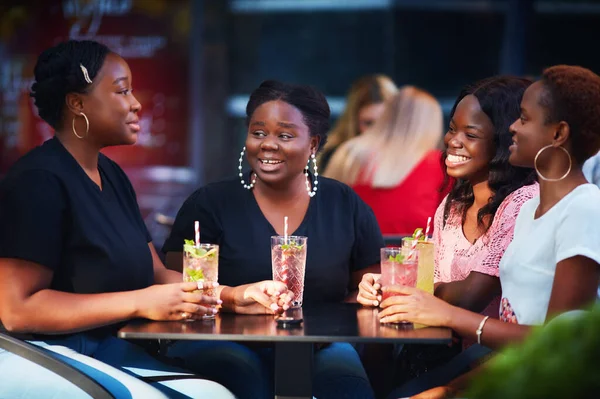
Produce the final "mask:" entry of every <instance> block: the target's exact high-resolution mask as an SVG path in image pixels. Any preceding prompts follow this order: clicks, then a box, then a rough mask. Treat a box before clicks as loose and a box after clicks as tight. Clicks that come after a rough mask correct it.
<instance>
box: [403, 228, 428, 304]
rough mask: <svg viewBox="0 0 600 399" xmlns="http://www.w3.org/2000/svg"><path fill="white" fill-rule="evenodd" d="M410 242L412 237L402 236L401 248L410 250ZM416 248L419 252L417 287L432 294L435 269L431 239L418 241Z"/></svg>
mask: <svg viewBox="0 0 600 399" xmlns="http://www.w3.org/2000/svg"><path fill="white" fill-rule="evenodd" d="M412 242H413V238H412V237H404V238H403V239H402V248H404V249H406V250H410V247H411V246H412ZM416 249H417V251H418V252H419V271H418V275H417V288H419V289H422V290H423V291H427V292H429V293H430V294H433V273H434V269H435V263H434V260H433V259H434V251H435V248H434V245H433V241H419V242H418V243H417V248H416Z"/></svg>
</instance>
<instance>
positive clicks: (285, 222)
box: [283, 216, 288, 244]
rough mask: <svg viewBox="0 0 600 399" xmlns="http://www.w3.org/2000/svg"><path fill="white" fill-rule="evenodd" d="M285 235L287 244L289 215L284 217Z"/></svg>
mask: <svg viewBox="0 0 600 399" xmlns="http://www.w3.org/2000/svg"><path fill="white" fill-rule="evenodd" d="M283 237H284V240H285V243H286V244H287V242H288V217H287V216H284V217H283Z"/></svg>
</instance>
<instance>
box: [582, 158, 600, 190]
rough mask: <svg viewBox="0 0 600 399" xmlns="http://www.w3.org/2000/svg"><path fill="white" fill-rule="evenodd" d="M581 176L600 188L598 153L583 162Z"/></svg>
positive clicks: (599, 159) (599, 160)
mask: <svg viewBox="0 0 600 399" xmlns="http://www.w3.org/2000/svg"><path fill="white" fill-rule="evenodd" d="M583 174H584V175H585V178H586V179H587V180H588V181H589V182H590V183H593V184H595V185H597V186H598V187H600V152H599V153H598V154H596V155H594V156H593V157H591V158H590V159H588V160H587V161H585V163H584V164H583Z"/></svg>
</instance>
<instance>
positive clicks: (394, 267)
mask: <svg viewBox="0 0 600 399" xmlns="http://www.w3.org/2000/svg"><path fill="white" fill-rule="evenodd" d="M407 258H408V251H406V250H405V251H403V250H402V249H401V248H393V247H390V248H382V249H381V279H380V284H381V287H388V286H391V285H405V286H409V287H415V286H416V285H417V275H418V270H419V259H418V256H416V254H415V256H414V257H413V258H412V259H410V260H408V259H407ZM394 295H400V294H396V293H391V292H385V291H384V292H383V296H382V300H385V299H387V298H389V297H391V296H394Z"/></svg>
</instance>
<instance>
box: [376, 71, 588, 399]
mask: <svg viewBox="0 0 600 399" xmlns="http://www.w3.org/2000/svg"><path fill="white" fill-rule="evenodd" d="M511 132H512V134H513V145H512V146H511V147H510V151H511V155H510V158H509V161H510V162H511V163H512V164H513V165H516V166H526V167H535V169H536V172H537V174H538V177H539V180H540V195H539V197H535V198H533V199H532V200H530V201H528V202H527V203H525V204H524V205H523V207H522V208H521V212H520V213H519V216H518V218H517V221H516V225H515V233H514V239H513V241H512V243H511V244H510V245H509V247H508V249H507V250H506V253H505V255H504V257H503V258H502V261H501V263H500V282H501V285H502V305H501V309H500V314H501V316H500V320H493V319H488V318H487V317H483V316H482V315H480V314H479V313H473V312H470V311H468V310H464V309H461V308H458V307H455V306H452V305H449V304H448V303H446V302H444V301H443V300H441V299H438V298H436V297H434V296H433V295H430V294H428V293H426V292H423V291H420V290H418V289H415V288H409V287H392V289H391V290H393V291H396V292H399V293H401V294H404V295H400V296H393V297H391V298H389V299H387V300H385V301H383V302H382V304H381V307H382V308H384V309H383V310H382V311H381V312H380V313H379V316H380V319H381V322H382V323H386V322H393V321H409V322H414V323H421V324H426V325H430V326H446V327H450V328H452V329H453V330H454V331H456V332H457V333H458V334H459V335H461V336H463V337H467V338H471V339H477V340H478V341H479V342H480V343H482V344H484V345H486V346H489V347H491V348H500V347H503V346H504V345H506V344H509V343H513V342H517V341H521V340H523V339H524V338H525V337H526V336H527V335H528V333H529V332H530V330H531V326H532V325H538V324H543V323H545V322H546V321H548V320H550V319H551V318H552V317H553V316H555V315H557V314H560V313H563V312H566V311H569V310H573V309H582V308H585V307H587V306H588V305H589V304H591V303H593V302H594V301H595V300H596V298H597V291H598V285H599V282H600V245H599V244H598V243H599V239H600V189H599V188H598V187H597V186H595V185H593V184H589V183H588V182H587V180H586V179H585V177H584V175H583V172H582V165H583V163H584V162H585V161H586V160H587V159H588V158H590V157H591V156H593V155H594V154H596V153H597V152H598V150H600V76H598V75H596V74H595V73H593V72H592V71H590V70H588V69H585V68H581V67H576V66H565V65H560V66H554V67H551V68H548V69H546V70H544V72H543V75H542V79H541V80H539V81H538V82H536V83H534V84H533V85H531V86H530V87H529V88H528V89H527V90H526V91H525V94H524V96H523V100H522V102H521V116H520V118H519V119H518V120H517V121H515V122H514V123H513V124H512V126H511ZM459 387H460V386H459V385H458V384H455V385H452V384H451V386H449V387H439V388H434V390H435V391H434V390H430V391H426V392H427V393H424V394H423V395H427V396H423V397H427V398H444V397H447V395H449V392H451V391H455V389H456V388H459ZM417 397H419V396H417Z"/></svg>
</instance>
